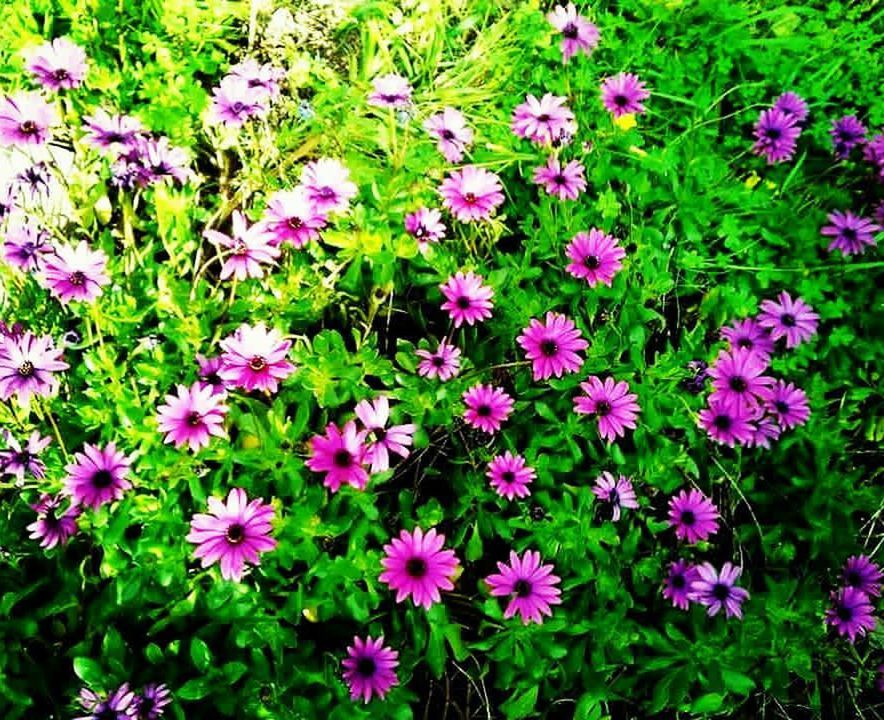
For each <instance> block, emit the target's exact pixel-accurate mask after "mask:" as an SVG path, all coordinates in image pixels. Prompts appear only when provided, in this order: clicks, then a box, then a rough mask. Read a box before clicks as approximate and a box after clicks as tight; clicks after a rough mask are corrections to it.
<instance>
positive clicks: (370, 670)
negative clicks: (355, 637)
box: [356, 657, 377, 678]
mask: <svg viewBox="0 0 884 720" xmlns="http://www.w3.org/2000/svg"><path fill="white" fill-rule="evenodd" d="M375 670H377V665H375V662H374V660H372V659H371V658H370V657H361V658H359V660H358V661H357V663H356V672H357V673H359V674H360V675H362V677H366V678H369V677H371V676H372V675H374V673H375Z"/></svg>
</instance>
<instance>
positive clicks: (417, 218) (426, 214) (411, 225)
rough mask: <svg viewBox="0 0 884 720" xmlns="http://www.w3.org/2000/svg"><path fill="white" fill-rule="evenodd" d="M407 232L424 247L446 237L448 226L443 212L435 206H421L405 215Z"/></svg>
mask: <svg viewBox="0 0 884 720" xmlns="http://www.w3.org/2000/svg"><path fill="white" fill-rule="evenodd" d="M405 232H407V233H408V234H409V235H411V237H413V238H414V239H415V240H417V244H418V247H420V248H421V249H424V248H425V247H426V246H427V244H428V243H435V242H439V241H440V240H441V239H442V238H444V237H445V232H446V227H445V224H444V223H443V222H442V213H441V212H439V211H438V210H436V209H435V208H433V209H429V208H419V209H418V210H415V211H414V212H413V213H409V214H408V215H406V216H405Z"/></svg>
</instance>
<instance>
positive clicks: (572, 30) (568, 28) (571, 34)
mask: <svg viewBox="0 0 884 720" xmlns="http://www.w3.org/2000/svg"><path fill="white" fill-rule="evenodd" d="M562 35H564V36H565V37H566V38H568V39H569V40H576V39H577V35H578V32H577V26H576V25H575V24H574V23H568V24H567V25H565V28H564V29H563V30H562Z"/></svg>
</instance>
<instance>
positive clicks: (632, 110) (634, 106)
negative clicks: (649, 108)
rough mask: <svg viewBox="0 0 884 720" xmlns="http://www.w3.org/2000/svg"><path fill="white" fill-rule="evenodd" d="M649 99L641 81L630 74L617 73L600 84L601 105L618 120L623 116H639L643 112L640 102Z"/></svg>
mask: <svg viewBox="0 0 884 720" xmlns="http://www.w3.org/2000/svg"><path fill="white" fill-rule="evenodd" d="M649 97H651V93H650V92H649V91H648V89H647V87H646V86H645V83H644V81H643V80H639V79H638V76H637V75H633V74H632V73H623V72H622V73H618V74H617V75H614V76H613V77H609V78H605V80H604V81H603V82H602V104H603V105H604V106H605V109H606V110H607V111H608V112H609V113H612V114H613V115H614V117H615V118H619V117H621V116H623V115H640V114H642V113H644V112H645V106H644V105H643V104H642V102H641V101H642V100H647V99H648V98H649Z"/></svg>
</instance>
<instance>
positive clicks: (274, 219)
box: [260, 186, 328, 249]
mask: <svg viewBox="0 0 884 720" xmlns="http://www.w3.org/2000/svg"><path fill="white" fill-rule="evenodd" d="M260 224H261V227H262V228H263V230H264V231H265V232H266V233H267V234H268V235H269V236H270V244H271V245H281V244H283V243H291V245H292V247H295V248H298V249H300V248H302V247H304V246H305V245H306V244H307V243H308V242H310V241H311V240H315V239H316V238H318V237H319V232H320V230H322V229H323V228H324V227H325V226H326V225H327V224H328V218H327V217H326V215H325V213H323V212H320V211H319V210H317V209H316V205H315V204H314V203H313V201H312V200H311V199H310V197H309V194H308V191H307V189H306V188H305V187H302V186H298V187H296V188H295V189H294V190H280V191H278V192H275V193H273V195H271V196H270V199H269V200H268V201H267V209H266V210H265V211H264V216H263V217H262V218H261V223H260Z"/></svg>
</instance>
